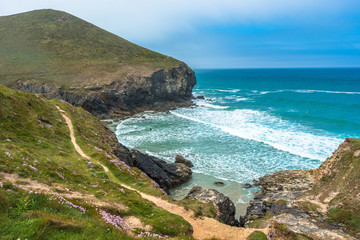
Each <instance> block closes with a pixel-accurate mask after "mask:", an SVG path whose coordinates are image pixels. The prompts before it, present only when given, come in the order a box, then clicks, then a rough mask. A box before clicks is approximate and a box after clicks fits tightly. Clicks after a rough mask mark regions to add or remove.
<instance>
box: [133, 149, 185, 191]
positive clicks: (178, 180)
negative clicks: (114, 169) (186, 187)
mask: <svg viewBox="0 0 360 240" xmlns="http://www.w3.org/2000/svg"><path fill="white" fill-rule="evenodd" d="M131 152H132V163H131V164H132V165H133V166H135V167H137V168H139V169H140V170H141V171H143V172H144V173H146V174H147V175H148V176H149V177H150V178H152V179H153V180H154V181H156V182H157V183H158V184H159V185H160V187H162V188H163V189H164V190H165V191H167V190H169V189H170V188H173V187H176V186H178V185H180V184H182V183H184V182H186V181H188V180H189V179H190V178H191V176H192V171H191V169H190V168H189V167H188V166H186V165H184V164H182V163H169V162H165V161H164V160H161V159H158V158H156V157H152V156H149V155H146V154H143V153H141V152H139V151H131Z"/></svg>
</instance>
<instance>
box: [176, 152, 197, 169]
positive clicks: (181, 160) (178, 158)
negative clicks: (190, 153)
mask: <svg viewBox="0 0 360 240" xmlns="http://www.w3.org/2000/svg"><path fill="white" fill-rule="evenodd" d="M175 163H182V164H184V165H186V166H188V167H190V168H192V167H194V164H193V163H192V162H191V161H190V160H187V159H185V158H184V157H183V156H180V155H176V157H175Z"/></svg>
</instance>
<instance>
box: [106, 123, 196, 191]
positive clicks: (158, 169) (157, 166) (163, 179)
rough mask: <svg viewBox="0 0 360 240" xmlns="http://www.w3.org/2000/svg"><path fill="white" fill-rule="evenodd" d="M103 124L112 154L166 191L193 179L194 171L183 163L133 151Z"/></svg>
mask: <svg viewBox="0 0 360 240" xmlns="http://www.w3.org/2000/svg"><path fill="white" fill-rule="evenodd" d="M102 124H103V126H104V128H105V129H106V130H107V134H106V135H107V137H106V138H104V139H103V141H106V143H107V144H109V145H110V146H111V152H112V153H113V154H114V155H115V156H116V157H118V158H119V160H121V161H122V162H124V163H125V164H126V165H128V166H130V167H137V168H139V169H140V170H141V171H142V172H144V173H146V175H148V176H149V177H150V178H151V179H153V180H154V181H155V182H156V183H157V184H159V186H160V187H161V188H163V189H164V190H165V191H168V190H169V189H170V188H173V187H176V186H178V185H180V184H182V183H185V182H186V181H188V180H189V179H190V178H191V176H192V171H191V169H190V168H189V167H188V166H186V165H184V164H181V163H170V162H165V161H163V160H161V159H158V158H156V157H153V156H150V155H147V154H144V153H141V152H139V151H136V150H131V149H129V148H127V147H125V146H124V145H122V144H121V143H119V141H118V140H117V138H116V135H115V134H114V132H112V131H111V130H110V129H109V128H108V126H106V124H105V123H102Z"/></svg>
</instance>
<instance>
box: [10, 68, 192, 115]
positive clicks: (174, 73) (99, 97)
mask: <svg viewBox="0 0 360 240" xmlns="http://www.w3.org/2000/svg"><path fill="white" fill-rule="evenodd" d="M98 84H99V85H94V86H83V87H70V88H69V89H63V88H62V87H59V86H57V85H55V84H43V85H39V84H38V83H34V82H32V81H29V82H22V81H19V82H18V83H17V84H15V86H13V88H15V89H17V90H21V91H25V92H30V93H37V94H42V95H43V96H45V97H48V98H60V99H62V100H65V101H67V102H69V103H71V104H72V105H74V106H81V107H83V108H84V109H85V110H87V111H88V112H90V113H92V114H93V115H95V116H97V117H99V118H109V117H119V116H120V117H121V116H124V115H130V114H134V113H137V112H140V111H143V110H158V111H166V110H168V109H171V108H174V107H178V106H189V105H191V98H192V88H193V87H194V86H195V84H196V78H195V74H194V72H193V71H192V70H191V69H190V68H189V67H188V66H187V65H186V64H184V63H181V64H180V65H179V66H177V67H173V68H170V69H166V70H165V69H161V70H158V71H155V72H152V73H147V74H142V75H141V74H140V73H138V74H133V75H129V76H126V77H121V76H119V78H118V80H115V81H113V82H111V83H107V84H103V85H101V83H98Z"/></svg>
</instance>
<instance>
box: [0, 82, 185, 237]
mask: <svg viewBox="0 0 360 240" xmlns="http://www.w3.org/2000/svg"><path fill="white" fill-rule="evenodd" d="M0 99H1V100H0V113H1V114H0V129H1V131H0V182H1V184H0V185H1V186H0V204H1V207H0V219H1V221H0V236H1V239H17V238H20V239H25V238H27V239H70V238H71V239H84V238H88V239H104V238H107V239H130V237H129V236H131V235H133V236H134V234H140V233H141V232H144V233H145V232H151V233H153V234H155V233H156V234H159V235H169V236H180V235H183V234H186V235H191V233H192V228H191V226H190V224H189V223H188V222H186V221H185V220H184V219H183V218H181V217H179V216H176V215H174V214H171V213H169V212H167V211H165V210H163V209H162V208H159V207H157V206H155V205H154V204H152V203H151V202H149V201H147V200H145V199H144V198H142V197H141V196H140V195H139V194H138V193H136V192H135V191H132V190H129V189H127V188H125V187H121V186H120V185H119V184H118V182H121V183H123V184H126V185H127V186H131V187H133V188H136V189H139V190H141V191H142V192H145V193H148V194H151V195H154V196H158V197H164V198H167V196H166V195H165V194H164V193H163V191H162V190H161V189H160V188H158V187H154V186H155V185H153V182H152V181H151V179H149V178H148V177H147V176H146V175H145V174H143V173H142V172H141V171H139V170H138V169H137V168H129V167H127V166H126V165H125V164H123V163H122V162H121V161H119V160H118V158H117V157H116V156H114V155H113V154H112V153H111V148H112V146H110V142H109V141H108V136H107V135H108V133H107V131H108V130H107V129H106V128H105V126H104V125H103V124H102V123H101V122H100V121H98V120H97V119H96V118H95V117H93V116H91V115H90V114H88V113H86V112H85V111H84V110H83V109H81V108H74V107H72V106H71V105H69V104H67V103H65V102H61V101H60V100H53V101H48V100H46V99H44V98H43V97H40V96H35V95H32V94H27V93H21V92H18V91H14V90H10V89H7V88H5V87H3V86H0ZM57 106H58V107H60V108H61V109H63V110H64V113H65V114H66V115H67V116H69V117H70V118H71V119H72V122H73V124H74V132H75V137H76V139H77V142H78V144H79V146H81V148H82V149H83V150H84V151H85V152H86V153H87V154H88V155H89V156H90V157H91V160H90V159H86V158H84V157H81V156H80V155H79V154H78V153H77V152H76V150H75V149H74V147H73V146H72V143H71V141H70V134H69V129H68V126H67V125H66V124H65V120H64V118H63V117H62V115H61V113H60V111H59V110H58V109H57ZM80 122H81V124H79V123H80ZM102 166H104V167H106V168H107V169H108V170H109V171H110V173H112V174H111V175H109V174H106V172H104V170H103V167H102ZM36 189H37V190H36ZM113 216H121V217H120V218H118V220H116V219H115V217H113ZM106 219H110V220H106ZM111 219H112V220H111ZM120 219H122V220H120ZM123 221H124V222H125V223H126V224H125V223H123ZM114 222H116V223H115V224H114ZM14 223H16V224H14ZM112 225H113V226H112ZM128 228H130V230H128ZM119 229H120V230H122V231H119Z"/></svg>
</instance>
